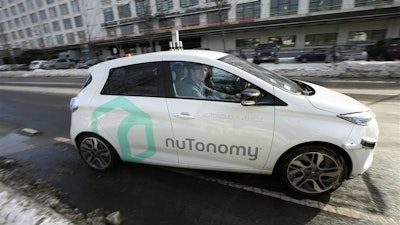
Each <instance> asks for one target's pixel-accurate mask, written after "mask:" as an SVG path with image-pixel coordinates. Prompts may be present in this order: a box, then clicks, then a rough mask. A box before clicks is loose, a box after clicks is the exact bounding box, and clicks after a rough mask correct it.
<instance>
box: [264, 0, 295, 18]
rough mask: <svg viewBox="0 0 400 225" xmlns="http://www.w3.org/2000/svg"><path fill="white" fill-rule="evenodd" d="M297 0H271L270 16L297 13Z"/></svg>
mask: <svg viewBox="0 0 400 225" xmlns="http://www.w3.org/2000/svg"><path fill="white" fill-rule="evenodd" d="M298 8H299V0H284V1H282V0H272V1H271V16H285V15H292V14H297V10H298Z"/></svg>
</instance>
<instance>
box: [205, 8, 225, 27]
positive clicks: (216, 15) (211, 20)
mask: <svg viewBox="0 0 400 225" xmlns="http://www.w3.org/2000/svg"><path fill="white" fill-rule="evenodd" d="M227 19H228V10H221V11H214V12H209V13H207V23H208V24H219V23H220V22H224V21H225V20H227Z"/></svg>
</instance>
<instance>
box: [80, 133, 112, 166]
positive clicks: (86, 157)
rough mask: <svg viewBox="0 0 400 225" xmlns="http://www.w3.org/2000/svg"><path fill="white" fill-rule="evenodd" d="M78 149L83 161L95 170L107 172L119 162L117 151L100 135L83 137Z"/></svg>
mask: <svg viewBox="0 0 400 225" xmlns="http://www.w3.org/2000/svg"><path fill="white" fill-rule="evenodd" d="M77 147H78V151H79V155H80V156H81V158H82V160H83V161H84V162H85V163H86V164H87V165H88V166H89V167H90V168H92V169H94V170H98V171H107V170H110V169H111V168H113V167H114V166H115V165H116V164H117V163H118V162H119V157H118V154H117V152H116V151H115V149H114V148H113V147H112V146H111V144H110V143H108V142H107V141H106V140H105V139H104V138H102V137H100V136H98V135H95V134H85V135H83V136H82V137H80V138H79V140H78V141H77Z"/></svg>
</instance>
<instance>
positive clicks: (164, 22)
mask: <svg viewBox="0 0 400 225" xmlns="http://www.w3.org/2000/svg"><path fill="white" fill-rule="evenodd" d="M158 26H159V27H160V28H169V27H175V19H174V18H167V19H160V20H159V21H158Z"/></svg>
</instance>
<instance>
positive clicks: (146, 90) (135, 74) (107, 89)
mask: <svg viewBox="0 0 400 225" xmlns="http://www.w3.org/2000/svg"><path fill="white" fill-rule="evenodd" d="M160 72H161V70H160V64H159V63H145V64H137V65H130V66H125V67H119V68H114V69H111V70H110V73H109V76H108V79H107V82H106V84H105V86H104V87H103V90H102V91H101V94H105V95H127V96H160V94H161V91H160V79H161V77H160V75H161V73H160Z"/></svg>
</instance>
